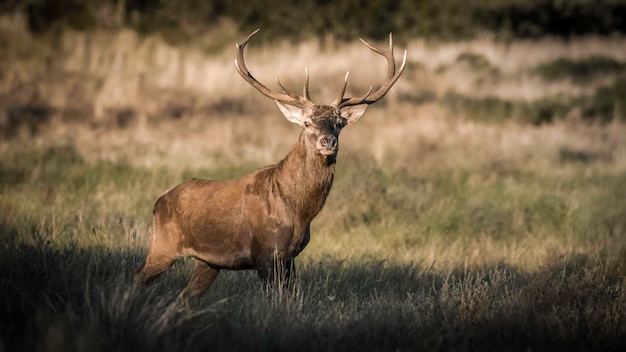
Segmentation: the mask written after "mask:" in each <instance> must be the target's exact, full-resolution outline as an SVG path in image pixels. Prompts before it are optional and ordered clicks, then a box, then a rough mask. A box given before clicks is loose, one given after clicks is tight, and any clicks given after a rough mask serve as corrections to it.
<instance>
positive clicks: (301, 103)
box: [235, 29, 313, 108]
mask: <svg viewBox="0 0 626 352" xmlns="http://www.w3.org/2000/svg"><path fill="white" fill-rule="evenodd" d="M258 31H259V29H257V30H256V31H254V32H252V33H250V35H248V36H247V37H246V39H244V41H243V43H241V44H236V45H237V49H238V55H237V58H236V59H235V67H236V68H237V72H239V74H240V75H241V77H243V79H244V80H246V82H248V83H250V85H252V86H253V87H254V88H256V89H257V90H258V91H259V92H261V93H262V94H263V95H265V96H266V97H268V98H271V99H274V100H276V101H279V102H281V103H284V104H288V105H294V106H298V107H301V108H305V107H307V106H310V105H313V102H312V101H311V99H310V98H309V70H307V69H306V68H305V81H304V88H303V93H302V96H300V95H297V94H294V93H292V92H289V91H288V90H287V89H286V88H285V87H284V86H283V85H282V84H281V83H280V81H279V80H278V77H276V83H278V86H279V87H280V89H281V90H282V93H277V92H273V91H272V90H270V89H269V88H267V87H266V86H264V85H263V84H262V83H261V82H259V81H257V80H256V78H254V76H252V74H251V73H250V72H249V71H248V68H247V67H246V63H245V61H244V59H243V49H244V48H245V46H246V44H248V41H249V40H250V38H252V36H254V35H255V34H257V32H258Z"/></svg>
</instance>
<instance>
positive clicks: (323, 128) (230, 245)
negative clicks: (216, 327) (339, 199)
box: [136, 106, 345, 296]
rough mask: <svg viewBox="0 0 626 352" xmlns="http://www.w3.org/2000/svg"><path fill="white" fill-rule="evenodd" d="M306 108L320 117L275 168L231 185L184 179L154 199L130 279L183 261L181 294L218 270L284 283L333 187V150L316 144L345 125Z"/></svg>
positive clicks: (199, 287) (324, 110) (326, 112)
mask: <svg viewBox="0 0 626 352" xmlns="http://www.w3.org/2000/svg"><path fill="white" fill-rule="evenodd" d="M309 110H311V113H312V114H317V115H318V116H321V117H319V118H313V119H311V122H313V121H315V126H312V127H310V128H308V129H305V130H304V131H303V132H302V133H301V134H300V137H299V138H298V141H297V142H296V143H295V145H294V147H293V148H292V150H291V152H290V153H289V154H288V155H287V156H286V157H285V158H284V159H283V160H282V161H280V162H279V163H278V164H276V165H271V166H267V167H265V168H262V169H259V170H257V171H255V172H254V173H252V174H249V175H247V176H244V177H242V178H240V179H236V180H224V181H218V180H204V179H191V180H189V181H187V182H184V183H182V184H180V185H178V186H176V187H174V188H173V189H171V190H169V191H167V192H165V193H164V194H163V195H161V196H160V197H159V199H158V200H157V201H156V204H155V206H154V210H153V229H152V240H151V243H150V249H149V253H148V256H147V258H146V261H145V263H144V265H143V266H142V267H141V268H139V269H138V270H137V271H136V281H139V282H143V283H147V282H149V281H150V280H152V279H153V278H154V277H156V276H157V275H159V274H160V273H161V272H163V271H164V270H166V269H167V268H168V267H169V266H170V265H172V263H173V262H174V261H175V260H176V259H178V258H180V257H183V256H187V257H192V258H194V259H196V268H195V269H194V273H193V275H192V278H191V280H190V282H189V285H188V286H187V288H186V289H185V291H183V294H184V295H189V296H192V295H197V294H199V293H202V292H203V291H204V290H205V289H206V288H208V286H210V285H211V283H212V282H213V280H214V279H215V277H216V276H217V273H218V271H219V270H220V269H231V270H240V269H255V270H257V272H258V274H259V276H260V277H261V278H263V279H274V278H275V275H276V274H280V275H281V278H282V279H285V280H286V279H289V276H290V274H291V272H292V271H293V269H294V263H293V259H294V258H295V257H296V256H297V255H298V254H299V253H300V252H301V251H302V250H303V249H304V247H305V246H306V245H307V243H308V242H309V238H310V223H311V220H313V218H314V217H315V216H316V215H317V214H318V213H319V212H320V210H321V209H322V207H323V206H324V203H325V201H326V198H327V196H328V194H329V192H330V189H331V186H332V183H333V177H334V171H335V158H336V152H337V146H336V145H335V149H334V150H333V151H332V152H333V153H332V154H329V155H324V154H321V153H320V151H319V150H318V148H320V146H319V145H318V144H319V143H318V142H317V141H318V140H320V138H323V136H328V135H330V136H333V137H334V138H335V140H336V138H337V137H338V135H339V131H340V129H341V127H342V125H343V124H345V119H343V118H342V117H341V116H340V115H339V111H338V110H337V109H336V108H328V107H324V106H315V107H312V108H310V109H309ZM320 136H322V137H320Z"/></svg>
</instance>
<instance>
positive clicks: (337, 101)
mask: <svg viewBox="0 0 626 352" xmlns="http://www.w3.org/2000/svg"><path fill="white" fill-rule="evenodd" d="M348 77H350V71H348V72H346V77H345V78H344V79H343V85H342V86H341V90H340V91H339V95H337V98H335V100H333V102H332V103H330V105H332V106H339V104H340V103H341V102H342V101H343V95H344V94H346V88H347V87H348Z"/></svg>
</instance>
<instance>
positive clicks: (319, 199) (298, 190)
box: [275, 132, 335, 223]
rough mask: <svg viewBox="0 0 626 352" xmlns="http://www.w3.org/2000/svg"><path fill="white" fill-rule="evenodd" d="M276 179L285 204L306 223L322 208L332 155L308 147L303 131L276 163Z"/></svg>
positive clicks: (332, 169) (331, 170)
mask: <svg viewBox="0 0 626 352" xmlns="http://www.w3.org/2000/svg"><path fill="white" fill-rule="evenodd" d="M276 171H277V173H276V174H275V177H276V180H277V181H278V182H279V183H280V185H281V188H283V189H284V192H285V195H286V198H288V199H289V203H290V204H291V206H292V207H293V210H294V211H296V212H297V213H298V214H299V215H300V216H301V218H302V219H304V221H305V222H306V223H308V222H310V221H311V220H313V218H314V217H315V216H316V215H317V213H319V211H320V210H322V207H323V206H324V203H325V202H326V197H328V194H329V192H330V189H331V187H332V184H333V177H334V174H335V156H332V157H325V156H322V155H320V154H318V153H317V152H316V151H315V150H314V149H313V148H308V147H307V145H306V140H305V136H304V132H302V133H301V134H300V138H298V141H297V142H296V144H295V145H294V147H293V148H292V150H291V152H289V154H288V155H287V156H286V157H285V159H283V160H282V161H281V162H280V163H279V164H278V165H277V170H276Z"/></svg>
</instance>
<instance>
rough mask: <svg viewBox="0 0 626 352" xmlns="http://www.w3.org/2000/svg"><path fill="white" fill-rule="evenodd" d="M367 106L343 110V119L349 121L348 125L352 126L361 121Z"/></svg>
mask: <svg viewBox="0 0 626 352" xmlns="http://www.w3.org/2000/svg"><path fill="white" fill-rule="evenodd" d="M367 107H368V105H367V104H361V105H354V106H348V107H347V108H343V109H341V117H343V118H344V119H346V120H348V125H352V124H353V123H355V122H357V121H359V119H360V118H361V116H363V114H364V113H365V110H367Z"/></svg>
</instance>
